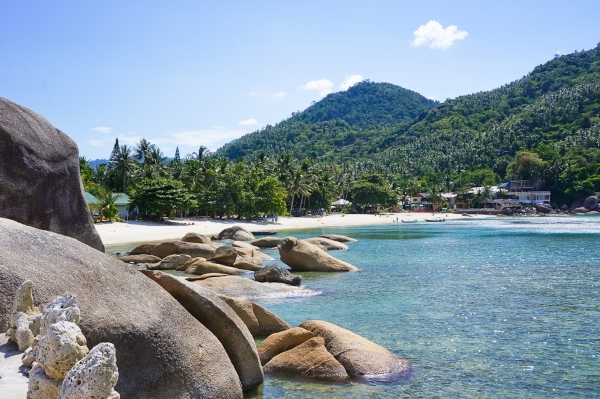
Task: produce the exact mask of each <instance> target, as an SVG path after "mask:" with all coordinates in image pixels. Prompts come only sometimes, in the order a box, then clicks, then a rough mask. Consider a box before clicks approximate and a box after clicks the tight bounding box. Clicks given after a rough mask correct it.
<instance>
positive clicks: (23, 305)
mask: <svg viewBox="0 0 600 399" xmlns="http://www.w3.org/2000/svg"><path fill="white" fill-rule="evenodd" d="M41 317H42V312H40V310H39V309H38V308H37V307H35V305H34V303H33V283H32V282H31V280H26V281H25V282H23V284H21V285H20V286H19V288H18V289H17V293H16V296H15V301H14V304H13V307H12V313H11V317H10V328H9V330H8V334H7V335H8V337H9V338H10V339H11V341H13V342H15V343H16V344H17V345H18V347H19V350H20V351H24V350H26V349H27V348H29V347H30V346H32V345H33V339H34V338H35V337H36V336H37V335H38V334H39V332H40V319H41Z"/></svg>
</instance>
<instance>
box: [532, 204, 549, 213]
mask: <svg viewBox="0 0 600 399" xmlns="http://www.w3.org/2000/svg"><path fill="white" fill-rule="evenodd" d="M535 210H536V211H538V212H540V213H550V212H552V207H551V206H550V205H548V204H535Z"/></svg>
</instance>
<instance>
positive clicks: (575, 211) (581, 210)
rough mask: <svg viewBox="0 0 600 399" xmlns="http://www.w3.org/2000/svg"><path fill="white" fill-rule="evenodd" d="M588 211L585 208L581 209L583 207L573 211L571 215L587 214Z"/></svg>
mask: <svg viewBox="0 0 600 399" xmlns="http://www.w3.org/2000/svg"><path fill="white" fill-rule="evenodd" d="M589 211H590V210H589V209H587V208H586V207H583V206H581V207H579V208H575V209H573V213H580V214H581V213H588V212H589Z"/></svg>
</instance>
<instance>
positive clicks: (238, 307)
mask: <svg viewBox="0 0 600 399" xmlns="http://www.w3.org/2000/svg"><path fill="white" fill-rule="evenodd" d="M221 299H222V300H224V301H225V302H226V303H227V305H229V306H230V307H231V308H232V309H233V311H234V312H235V313H236V314H237V315H238V316H239V317H240V319H242V321H243V322H244V324H246V327H248V330H250V333H251V334H252V335H253V336H264V335H269V334H273V333H276V332H281V331H285V330H287V329H289V328H290V325H289V324H288V323H286V322H285V321H283V319H281V318H280V317H279V316H277V315H276V314H274V313H272V312H269V311H268V310H267V309H265V308H263V307H262V306H260V305H257V304H255V303H254V302H250V301H245V300H243V299H237V298H231V297H228V296H224V295H221Z"/></svg>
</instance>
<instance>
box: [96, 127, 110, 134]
mask: <svg viewBox="0 0 600 399" xmlns="http://www.w3.org/2000/svg"><path fill="white" fill-rule="evenodd" d="M92 130H95V131H97V132H100V133H105V134H109V133H110V132H111V131H112V130H113V128H112V127H105V126H98V127H94V128H92Z"/></svg>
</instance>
